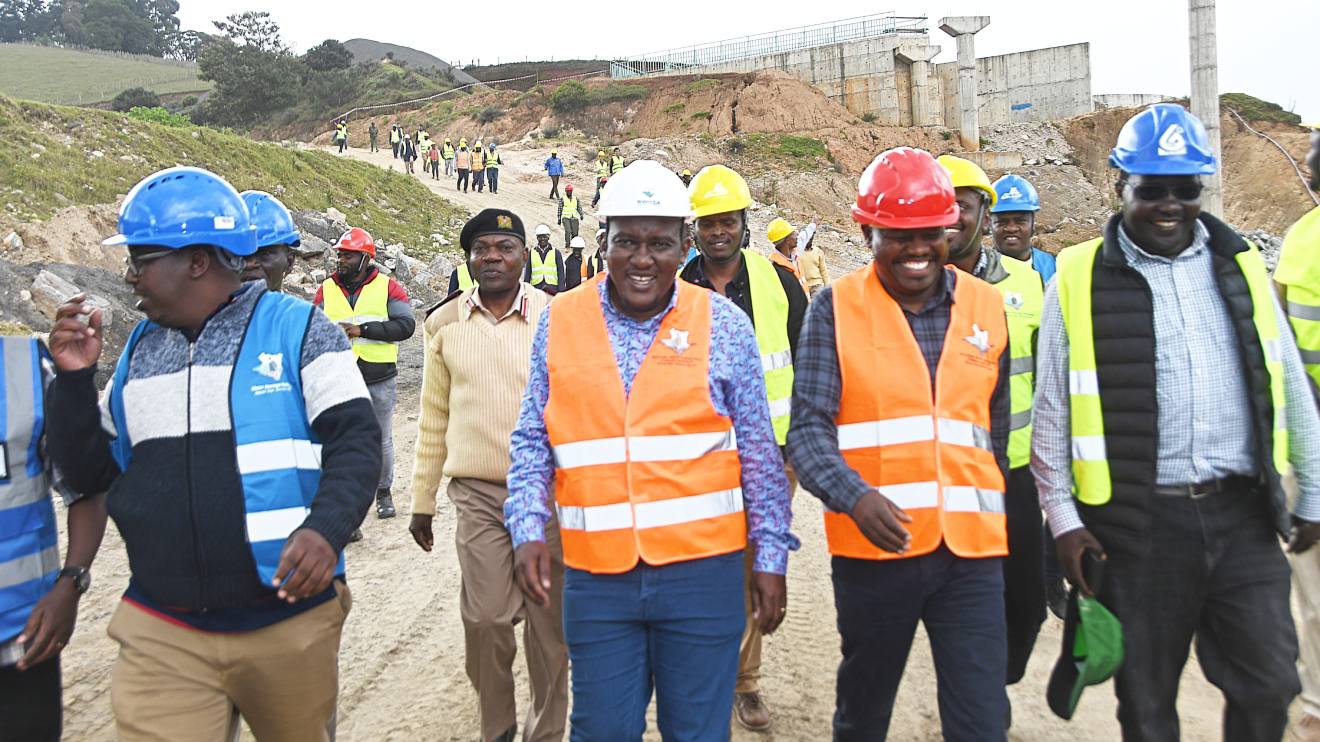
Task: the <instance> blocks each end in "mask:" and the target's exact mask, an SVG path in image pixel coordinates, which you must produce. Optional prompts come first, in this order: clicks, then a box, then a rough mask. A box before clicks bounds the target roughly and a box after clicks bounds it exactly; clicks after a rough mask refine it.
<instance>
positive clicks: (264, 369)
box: [252, 353, 284, 381]
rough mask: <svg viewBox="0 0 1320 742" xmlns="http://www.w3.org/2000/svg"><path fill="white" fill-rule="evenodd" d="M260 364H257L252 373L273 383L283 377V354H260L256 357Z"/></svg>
mask: <svg viewBox="0 0 1320 742" xmlns="http://www.w3.org/2000/svg"><path fill="white" fill-rule="evenodd" d="M257 358H258V359H259V360H260V361H261V363H259V364H257V366H256V367H255V368H253V369H252V370H253V371H256V372H257V373H259V374H261V375H262V376H269V377H270V378H271V379H273V380H275V381H279V380H280V377H282V376H284V354H283V353H262V354H260V355H258V356H257Z"/></svg>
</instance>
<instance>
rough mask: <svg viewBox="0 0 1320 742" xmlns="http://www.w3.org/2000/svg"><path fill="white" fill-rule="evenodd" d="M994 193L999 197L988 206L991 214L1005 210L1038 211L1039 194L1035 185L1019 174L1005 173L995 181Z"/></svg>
mask: <svg viewBox="0 0 1320 742" xmlns="http://www.w3.org/2000/svg"><path fill="white" fill-rule="evenodd" d="M995 195H997V196H998V197H999V199H998V200H997V201H996V202H995V205H994V206H991V207H990V213H991V214H999V213H1002V212H1005V211H1040V196H1039V195H1037V194H1036V187H1035V186H1033V185H1032V184H1031V182H1030V181H1028V180H1027V179H1026V178H1024V177H1022V176H1021V175H1005V176H1004V177H1002V178H1000V179H999V180H996V181H995Z"/></svg>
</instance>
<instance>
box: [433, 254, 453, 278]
mask: <svg viewBox="0 0 1320 742" xmlns="http://www.w3.org/2000/svg"><path fill="white" fill-rule="evenodd" d="M426 272H427V273H430V274H431V275H434V276H439V277H440V278H442V279H443V280H445V281H448V280H449V274H450V273H453V272H454V261H452V260H450V259H449V257H448V256H445V255H437V256H435V257H434V258H432V259H431V264H430V265H428V266H426Z"/></svg>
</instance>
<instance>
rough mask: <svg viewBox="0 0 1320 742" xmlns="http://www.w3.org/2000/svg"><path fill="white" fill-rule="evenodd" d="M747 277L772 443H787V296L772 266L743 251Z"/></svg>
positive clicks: (789, 384) (790, 392) (790, 395)
mask: <svg viewBox="0 0 1320 742" xmlns="http://www.w3.org/2000/svg"><path fill="white" fill-rule="evenodd" d="M742 253H743V260H744V261H745V262H746V264H747V277H748V279H749V281H750V283H751V287H752V324H754V325H755V326H756V347H757V348H758V349H759V350H760V351H761V370H762V371H763V372H764V373H765V396H766V399H767V400H768V401H769V402H770V421H771V422H773V423H774V426H775V441H776V442H777V443H778V444H779V445H781V446H782V445H784V443H785V442H787V440H788V424H789V422H790V420H791V417H790V415H791V413H792V410H793V352H792V347H791V346H790V345H789V342H788V294H787V293H785V292H784V284H783V282H781V281H780V280H779V274H778V273H777V272H775V266H774V264H773V263H771V262H770V261H769V260H767V259H766V258H764V257H762V256H761V255H760V254H759V253H755V252H752V251H751V250H743V251H742Z"/></svg>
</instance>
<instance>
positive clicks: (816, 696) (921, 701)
mask: <svg viewBox="0 0 1320 742" xmlns="http://www.w3.org/2000/svg"><path fill="white" fill-rule="evenodd" d="M358 152H359V151H356V150H354V151H353V153H354V155H355V156H356V155H357V154H358ZM543 152H544V151H543V150H527V151H523V152H518V151H510V152H506V153H505V157H506V160H507V161H508V163H509V164H508V165H506V175H505V184H504V185H503V186H502V187H501V189H500V190H501V193H500V194H499V196H498V197H491V196H489V194H476V195H473V194H468V195H467V197H463V196H462V195H461V194H460V195H459V196H457V197H454V196H453V195H452V191H451V190H449V189H448V188H447V186H448V185H449V183H448V182H447V181H446V182H444V185H443V186H442V187H441V189H440V193H441V194H442V195H445V196H446V197H452V198H453V199H454V200H455V201H457V202H459V203H462V204H464V205H465V206H468V207H469V208H477V207H479V206H482V205H485V204H487V203H491V202H494V201H495V199H497V198H498V199H499V202H501V203H505V204H508V205H510V207H511V208H514V209H517V210H518V211H519V213H520V214H522V215H523V216H524V218H525V219H526V220H527V221H528V222H529V228H530V225H531V224H533V223H534V220H545V219H547V218H551V219H552V218H553V216H554V214H553V211H550V209H553V207H554V204H553V202H550V201H548V200H546V199H545V198H544V197H545V195H546V194H545V192H544V191H543V188H544V187H545V182H544V179H543V178H541V179H539V180H538V176H537V172H539V169H534V168H533V165H534V166H535V168H539V162H540V161H541V160H543V159H544V154H543ZM363 159H368V160H369V161H372V162H377V163H379V164H384V165H387V166H388V165H389V164H390V162H391V158H390V154H389V152H385V153H384V156H383V157H382V156H379V155H376V156H368V155H365V154H364V157H363ZM427 182H428V183H429V182H430V181H427ZM487 199H489V200H487ZM547 214H548V217H547V216H546V215H547ZM557 242H558V240H556V243H557ZM836 262H837V267H838V268H839V269H843V268H845V267H847V266H848V265H849V264H850V263H852V262H854V261H853V260H852V259H851V258H842V259H840V260H838V261H836ZM420 353H421V344H420V341H419V340H418V338H416V337H414V338H413V339H412V340H410V341H409V342H407V343H405V344H404V345H403V347H402V348H401V353H400V383H399V402H398V407H397V408H396V413H395V419H394V430H395V434H394V441H395V446H396V451H397V452H398V462H399V463H398V468H397V471H396V473H395V488H394V491H395V502H396V503H397V504H398V505H399V511H400V512H399V517H398V518H395V519H393V520H384V521H382V520H377V519H376V518H375V516H374V514H372V515H369V516H368V517H367V521H366V523H365V524H364V525H363V530H364V532H365V533H366V540H364V541H362V542H361V543H357V544H352V545H350V546H349V547H348V570H349V584H350V585H351V587H352V589H353V593H354V607H353V612H352V614H351V615H350V616H349V619H348V624H347V626H346V628H345V632H344V639H343V651H342V654H341V657H340V669H341V679H340V693H341V697H340V707H339V739H341V740H346V741H349V742H376V741H377V740H399V741H400V742H415V741H417V740H423V741H428V742H429V741H431V740H475V739H477V734H478V724H477V716H476V699H475V695H474V694H473V693H472V691H471V688H470V686H469V684H468V681H467V678H466V676H465V674H464V671H463V632H462V626H461V624H460V622H459V616H458V586H459V573H458V565H457V562H456V560H455V557H454V551H453V518H452V514H453V511H452V508H450V507H449V504H448V501H447V500H445V499H444V498H443V497H442V498H440V502H439V512H438V513H437V516H436V520H435V527H436V544H437V545H436V549H435V551H434V552H432V553H431V554H424V553H423V552H422V551H421V550H419V549H418V548H417V547H416V546H415V545H414V543H413V541H412V538H411V537H410V536H409V535H408V532H407V522H408V503H409V502H410V494H409V491H408V481H409V477H410V474H411V468H412V467H411V461H412V451H413V442H414V440H415V436H416V420H417V404H418V402H417V399H418V384H419V382H420V377H421V355H420ZM794 502H795V504H796V508H795V509H796V513H795V515H796V518H795V525H794V530H795V532H796V533H797V534H798V535H799V536H800V537H801V539H802V542H803V546H802V549H801V550H800V551H798V552H796V553H794V554H793V556H792V558H791V560H790V565H789V580H788V585H789V606H790V608H789V613H788V617H787V620H786V621H785V623H784V625H783V627H782V628H781V629H780V631H779V633H777V634H776V635H775V636H773V637H770V638H768V639H767V640H766V644H765V652H764V674H765V677H764V679H763V681H762V687H763V692H764V697H765V699H766V702H767V703H768V704H769V705H770V708H771V709H772V710H773V713H774V718H775V722H774V727H773V731H772V733H770V734H767V735H757V734H751V733H748V732H745V731H743V730H741V729H738V728H736V727H735V729H734V732H733V739H735V740H738V741H739V742H751V741H752V740H819V739H827V738H828V736H829V729H830V718H831V714H832V713H833V708H834V671H835V666H836V664H837V661H838V635H837V634H836V632H835V628H834V603H833V592H832V588H831V586H830V576H829V557H828V554H827V552H826V550H825V541H824V534H823V530H822V526H821V518H820V505H819V503H818V501H817V500H816V499H815V498H814V497H812V496H810V495H809V494H808V493H806V492H805V491H801V492H798V493H797V497H796V499H795V501H794ZM111 530H112V532H111V533H110V534H109V535H108V536H107V539H106V543H105V545H104V547H103V548H102V551H101V555H100V557H99V559H98V560H97V563H96V566H95V569H94V574H95V585H94V587H93V588H92V591H91V592H90V593H89V594H88V595H87V596H86V597H85V598H84V599H83V602H82V608H81V623H80V625H79V627H78V631H77V633H76V634H75V636H74V639H73V642H72V644H71V645H70V647H69V648H68V649H67V650H65V654H64V663H65V664H64V677H65V684H66V691H65V707H66V716H65V720H66V733H65V739H69V740H78V741H79V742H97V741H100V740H112V739H114V725H113V721H112V717H111V712H110V693H109V685H110V670H111V666H112V663H113V662H114V658H115V651H116V648H115V645H114V644H113V642H111V641H110V640H109V639H108V638H107V637H106V635H105V627H106V624H107V623H108V621H109V617H110V614H111V612H112V611H113V610H114V608H115V606H116V605H117V604H118V596H119V594H120V593H121V592H122V591H123V588H124V586H125V584H126V583H127V580H128V573H127V561H126V559H125V557H124V552H123V547H122V545H121V544H120V542H119V539H118V537H117V535H116V534H115V533H114V532H113V529H111ZM1059 642H1060V623H1059V622H1058V621H1056V620H1054V619H1053V618H1051V619H1049V620H1048V621H1047V623H1046V625H1045V627H1044V630H1043V631H1042V635H1041V638H1040V641H1039V643H1038V644H1037V648H1036V653H1035V656H1034V657H1033V658H1032V662H1031V666H1030V668H1029V671H1028V677H1027V679H1026V680H1025V681H1024V682H1023V683H1022V684H1020V685H1018V686H1015V687H1014V688H1013V689H1011V690H1010V696H1011V698H1012V700H1013V706H1014V712H1013V719H1014V722H1015V726H1014V728H1013V730H1012V732H1011V733H1010V739H1012V740H1023V741H1025V740H1034V741H1041V742H1044V741H1046V740H1050V741H1053V740H1060V739H1070V740H1073V741H1074V742H1083V741H1091V740H1094V741H1096V742H1099V741H1101V740H1106V741H1107V740H1114V739H1117V738H1118V726H1117V723H1116V722H1115V721H1114V701H1113V696H1112V692H1111V688H1110V687H1109V686H1107V685H1106V686H1102V687H1099V688H1095V689H1092V690H1090V691H1088V692H1087V694H1086V696H1085V697H1084V698H1083V700H1082V704H1081V708H1080V709H1079V710H1078V713H1077V716H1076V718H1075V719H1074V720H1073V721H1072V722H1071V723H1065V722H1063V721H1061V720H1059V719H1058V718H1056V717H1055V716H1054V715H1053V714H1051V713H1050V712H1049V710H1048V708H1047V707H1046V705H1045V700H1044V689H1045V683H1046V681H1047V680H1048V676H1049V671H1050V669H1051V667H1052V666H1053V663H1054V659H1055V657H1056V656H1057V655H1058V651H1059ZM520 676H521V677H522V678H523V680H522V681H521V682H522V687H521V692H522V693H523V697H524V698H525V696H526V687H525V672H524V673H520ZM1181 695H1182V702H1181V711H1182V719H1183V738H1184V739H1186V740H1213V739H1218V737H1219V731H1218V729H1219V716H1220V713H1221V709H1222V703H1221V701H1220V698H1219V695H1218V693H1217V692H1216V691H1215V690H1214V689H1213V688H1212V687H1210V686H1209V685H1208V684H1207V683H1206V681H1205V680H1204V679H1203V678H1202V677H1201V674H1200V672H1199V669H1198V668H1197V667H1196V666H1195V663H1192V665H1191V666H1190V668H1189V670H1188V672H1187V673H1186V674H1185V676H1184V679H1183V685H1182V694H1181ZM524 702H525V701H524ZM650 727H651V728H650V731H649V732H648V735H647V739H648V740H658V739H659V735H658V734H657V733H656V732H655V728H654V718H652V723H651V725H650ZM939 738H940V733H939V713H938V707H937V705H936V700H935V676H934V670H933V667H932V663H931V656H930V651H929V646H928V644H927V642H926V640H925V637H924V636H923V635H919V636H918V638H917V641H916V643H915V645H914V647H913V651H912V656H911V659H910V661H909V663H908V671H907V675H906V677H905V682H904V683H903V686H902V689H901V690H900V693H899V698H898V703H897V707H896V710H895V717H894V722H893V727H892V734H891V739H894V740H897V741H899V742H906V741H908V740H938V739H939Z"/></svg>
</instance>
